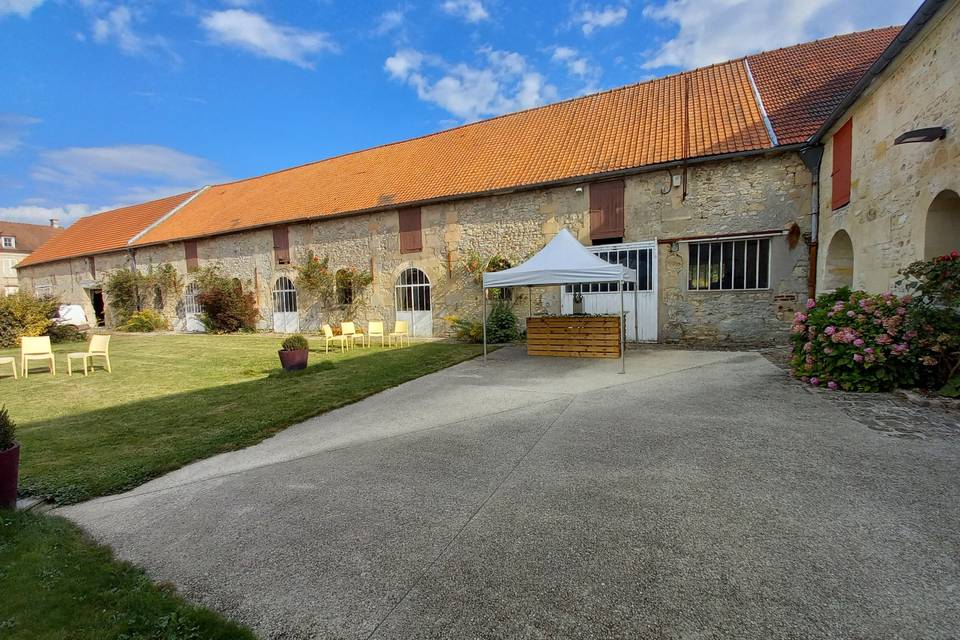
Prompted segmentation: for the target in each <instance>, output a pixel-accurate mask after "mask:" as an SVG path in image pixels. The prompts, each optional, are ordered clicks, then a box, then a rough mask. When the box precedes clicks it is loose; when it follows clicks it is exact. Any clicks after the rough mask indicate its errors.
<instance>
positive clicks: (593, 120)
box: [136, 60, 771, 244]
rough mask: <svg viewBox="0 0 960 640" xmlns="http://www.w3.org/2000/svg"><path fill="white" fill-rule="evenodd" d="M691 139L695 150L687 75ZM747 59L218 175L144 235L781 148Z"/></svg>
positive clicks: (241, 225) (177, 234)
mask: <svg viewBox="0 0 960 640" xmlns="http://www.w3.org/2000/svg"><path fill="white" fill-rule="evenodd" d="M685 84H687V85H688V91H689V96H690V97H689V108H688V110H687V111H688V130H689V132H690V133H689V143H688V149H687V150H686V153H684V144H683V138H684V135H683V131H684V100H683V94H684V85H685ZM770 144H771V143H770V139H769V137H768V135H767V133H766V129H765V127H764V124H763V119H762V117H761V115H760V112H759V109H758V107H757V105H756V101H755V100H754V97H753V90H752V88H751V86H750V81H749V78H748V76H747V72H746V69H745V67H744V64H743V61H742V60H738V61H733V62H727V63H723V64H718V65H714V66H711V67H706V68H703V69H697V70H694V71H691V72H687V73H684V74H678V75H673V76H669V77H666V78H660V79H657V80H652V81H649V82H644V83H641V84H634V85H630V86H626V87H622V88H619V89H614V90H611V91H606V92H603V93H598V94H594V95H589V96H585V97H582V98H577V99H573V100H567V101H565V102H560V103H557V104H552V105H548V106H545V107H539V108H536V109H531V110H528V111H522V112H519V113H514V114H510V115H506V116H501V117H498V118H493V119H490V120H485V121H482V122H476V123H473V124H469V125H465V126H462V127H457V128H455V129H450V130H447V131H442V132H440V133H436V134H431V135H428V136H423V137H421V138H415V139H412V140H407V141H404V142H397V143H394V144H388V145H384V146H381V147H375V148H372V149H367V150H365V151H359V152H356V153H351V154H347V155H342V156H338V157H335V158H330V159H328V160H322V161H320V162H315V163H312V164H307V165H303V166H300V167H295V168H292V169H287V170H285V171H280V172H277V173H271V174H268V175H264V176H260V177H257V178H251V179H247V180H241V181H239V182H233V183H229V184H222V185H215V186H212V187H210V188H209V189H207V190H206V191H204V192H203V193H201V194H200V195H199V196H198V197H197V198H195V199H194V200H193V201H191V202H190V204H189V205H188V206H187V207H184V209H183V210H182V211H180V212H178V213H177V214H176V215H174V216H172V217H171V218H169V219H168V220H166V221H164V222H163V223H161V224H159V225H158V226H157V227H156V228H154V229H153V230H151V231H149V232H148V233H146V234H145V235H144V236H143V237H142V238H140V239H139V240H138V241H137V243H136V244H150V243H158V242H166V241H171V240H176V239H182V238H192V237H200V236H206V235H214V234H219V233H225V232H229V231H232V230H235V229H245V228H251V227H257V226H263V225H270V224H275V223H280V222H286V221H292V220H300V219H305V218H317V217H323V216H328V215H332V214H342V213H347V212H356V211H364V210H369V209H374V208H378V207H380V208H384V207H389V206H394V205H399V204H404V203H414V202H422V201H426V200H430V199H436V198H448V197H455V196H460V195H465V194H476V193H483V192H489V191H495V190H498V189H510V188H515V187H522V186H525V185H533V184H540V183H544V182H550V181H555V180H561V179H566V178H575V177H578V176H588V175H593V174H598V173H603V172H608V171H616V170H618V169H628V168H633V167H639V166H643V165H651V164H657V163H662V162H669V161H671V160H678V159H681V158H683V157H684V155H686V156H687V157H691V158H692V157H697V156H710V155H717V154H724V153H730V152H737V151H749V150H756V149H763V148H767V147H770Z"/></svg>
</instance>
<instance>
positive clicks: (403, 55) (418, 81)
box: [384, 47, 557, 121]
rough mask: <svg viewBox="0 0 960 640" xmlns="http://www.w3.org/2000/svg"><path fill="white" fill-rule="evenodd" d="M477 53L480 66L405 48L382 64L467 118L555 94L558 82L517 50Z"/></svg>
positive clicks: (422, 95) (425, 95)
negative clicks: (554, 84) (555, 82)
mask: <svg viewBox="0 0 960 640" xmlns="http://www.w3.org/2000/svg"><path fill="white" fill-rule="evenodd" d="M478 55H479V57H480V61H481V63H480V64H479V65H469V64H465V63H460V64H448V63H446V62H445V61H443V60H442V59H440V58H437V57H433V56H427V55H425V54H423V53H421V52H419V51H416V50H413V49H402V50H400V51H397V53H396V54H395V55H393V56H391V57H389V58H387V60H386V62H385V63H384V69H385V70H386V71H387V72H388V73H389V74H390V76H391V77H392V78H394V79H396V80H400V81H403V82H406V83H407V84H409V85H410V86H412V87H413V88H414V89H416V91H417V97H419V98H420V99H421V100H423V101H424V102H430V103H432V104H435V105H437V106H439V107H441V108H443V109H445V110H446V111H448V112H450V113H451V114H453V115H454V116H456V117H457V118H460V119H462V120H466V121H473V120H477V119H479V118H482V117H485V116H493V115H499V114H502V113H507V112H510V111H516V110H519V109H527V108H530V107H535V106H538V105H541V104H544V103H545V102H548V101H550V100H553V99H555V98H556V96H557V90H556V87H554V86H553V85H552V84H550V83H549V82H547V80H546V78H544V76H543V75H541V74H540V73H538V72H537V71H536V70H535V69H532V68H531V67H530V65H529V64H528V63H527V61H526V59H525V58H524V57H523V56H521V55H520V54H519V53H515V52H512V51H500V50H496V49H491V48H489V47H485V48H482V49H480V50H479V51H478Z"/></svg>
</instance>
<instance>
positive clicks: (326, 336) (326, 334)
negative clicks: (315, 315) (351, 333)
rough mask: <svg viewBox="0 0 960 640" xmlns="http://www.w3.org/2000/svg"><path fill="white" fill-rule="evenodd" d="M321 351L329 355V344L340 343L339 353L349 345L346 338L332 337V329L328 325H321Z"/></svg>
mask: <svg viewBox="0 0 960 640" xmlns="http://www.w3.org/2000/svg"><path fill="white" fill-rule="evenodd" d="M322 329H323V349H324V353H330V343H331V342H332V343H334V344H336V343H338V342H339V343H340V351H343V350H344V348H346V347H347V346H348V344H349V342H348V340H347V336H335V335H333V327H331V326H330V325H328V324H325V325H323V327H322Z"/></svg>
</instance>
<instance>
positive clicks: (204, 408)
mask: <svg viewBox="0 0 960 640" xmlns="http://www.w3.org/2000/svg"><path fill="white" fill-rule="evenodd" d="M478 354H479V349H471V348H469V347H468V346H467V345H462V346H460V347H459V348H456V349H451V348H450V345H444V344H441V343H426V344H418V345H413V346H410V347H407V348H404V349H397V350H385V351H379V350H378V351H376V352H366V353H362V354H360V355H356V356H353V357H349V356H348V357H345V358H343V359H337V360H334V361H331V360H321V361H320V362H315V363H314V364H312V365H310V366H309V367H308V368H306V369H304V370H302V371H297V372H289V373H286V372H283V371H282V370H281V369H280V368H279V367H277V368H276V369H271V370H269V371H268V372H266V375H264V376H263V377H259V378H256V379H252V380H247V381H242V382H237V383H233V384H227V385H222V386H219V387H212V388H206V389H198V390H194V391H188V392H184V393H178V394H172V395H167V396H162V397H158V398H149V399H144V400H142V401H138V402H131V403H126V404H122V405H118V406H114V407H109V408H104V409H98V410H95V411H88V412H85V413H80V414H75V415H69V416H62V417H56V418H52V419H50V420H43V421H34V422H31V423H28V424H24V425H22V426H23V427H26V428H25V429H24V430H23V431H22V433H21V436H22V437H21V440H22V444H23V448H22V455H23V461H22V467H21V492H23V493H24V494H25V495H33V496H43V497H46V498H49V499H52V500H54V501H56V502H58V503H62V504H68V503H74V502H79V501H82V500H87V499H90V498H93V497H97V496H101V495H107V494H111V493H118V492H121V491H125V490H128V489H132V488H133V487H136V486H137V485H140V484H142V483H144V482H146V481H147V480H150V479H152V478H155V477H158V476H160V475H163V474H164V473H168V472H170V471H173V470H175V469H178V468H180V467H182V466H184V465H186V464H188V463H190V462H193V461H195V460H199V459H202V458H207V457H210V456H212V455H216V454H218V453H223V452H226V451H233V450H236V449H240V448H243V447H248V446H250V445H253V444H256V443H258V442H260V441H262V440H263V439H265V438H267V437H269V436H271V435H273V434H275V433H277V432H278V431H281V430H283V429H285V428H286V427H288V426H290V425H293V424H296V423H298V422H302V421H304V420H306V419H308V418H311V417H313V416H316V415H318V414H321V413H325V412H327V411H330V410H332V409H336V408H338V407H341V406H344V405H346V404H350V403H352V402H356V401H357V400H361V399H363V398H365V397H367V396H369V395H372V394H374V393H377V392H379V391H382V390H384V389H388V388H390V387H393V386H396V385H398V384H401V383H403V382H406V381H408V380H412V379H414V378H418V377H420V376H422V375H425V374H428V373H432V372H434V371H437V370H439V369H443V368H445V367H447V366H450V365H452V364H456V363H458V362H462V361H464V360H468V359H470V358H472V357H475V356H477V355H478ZM311 355H312V356H313V357H314V358H316V357H321V358H322V357H323V355H322V354H317V355H314V354H311ZM261 375H262V374H261Z"/></svg>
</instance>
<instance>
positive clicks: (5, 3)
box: [0, 0, 44, 18]
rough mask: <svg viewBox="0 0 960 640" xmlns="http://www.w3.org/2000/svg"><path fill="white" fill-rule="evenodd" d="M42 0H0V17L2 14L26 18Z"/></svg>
mask: <svg viewBox="0 0 960 640" xmlns="http://www.w3.org/2000/svg"><path fill="white" fill-rule="evenodd" d="M43 1H44V0H0V18H2V17H3V16H10V15H15V16H20V17H21V18H28V17H30V14H31V13H33V11H34V9H36V8H37V7H39V6H40V5H42V4H43Z"/></svg>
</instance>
